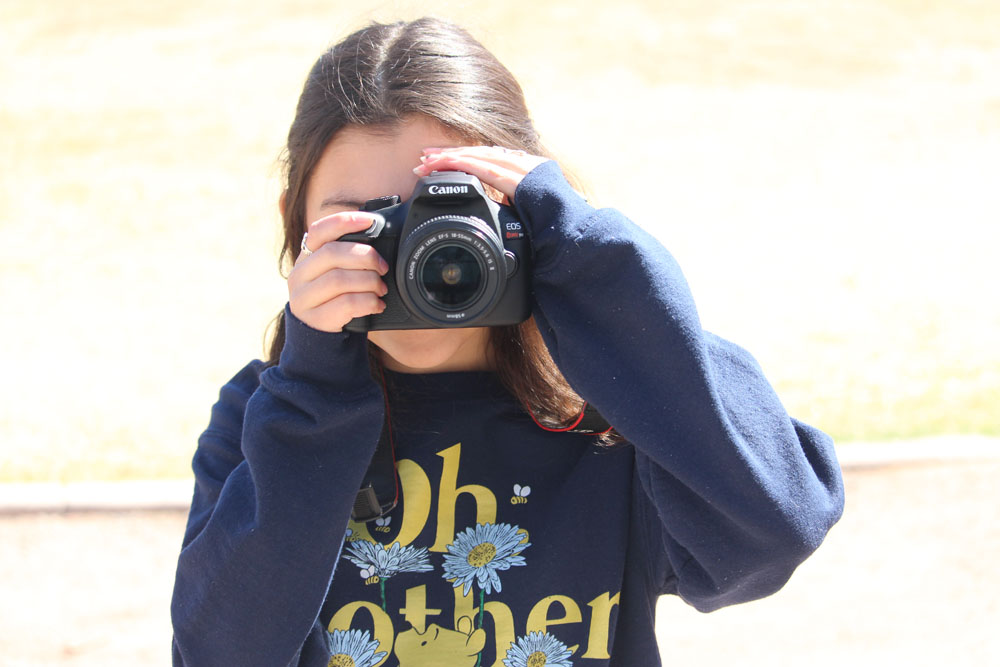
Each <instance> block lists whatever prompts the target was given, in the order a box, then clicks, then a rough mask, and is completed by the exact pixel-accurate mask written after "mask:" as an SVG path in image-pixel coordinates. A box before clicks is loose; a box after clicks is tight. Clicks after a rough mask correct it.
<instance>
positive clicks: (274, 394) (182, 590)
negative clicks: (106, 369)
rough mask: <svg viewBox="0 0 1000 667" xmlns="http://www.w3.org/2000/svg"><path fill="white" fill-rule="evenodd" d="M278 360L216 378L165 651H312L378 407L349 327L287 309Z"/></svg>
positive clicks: (195, 661)
mask: <svg viewBox="0 0 1000 667" xmlns="http://www.w3.org/2000/svg"><path fill="white" fill-rule="evenodd" d="M285 326H286V340H285V346H284V349H283V351H282V353H281V358H280V361H279V363H278V364H277V365H276V366H273V367H270V368H266V369H265V368H264V365H263V363H261V362H254V363H252V364H250V365H249V366H247V367H246V368H244V369H243V370H242V371H241V372H240V373H239V374H237V375H236V377H234V378H233V379H232V380H231V381H230V382H229V383H228V384H227V385H226V386H225V387H223V389H222V391H221V393H220V397H219V401H218V402H217V403H216V404H215V406H214V407H213V409H212V417H211V421H210V423H209V426H208V428H207V429H206V430H205V432H204V433H203V434H202V436H201V438H200V439H199V442H198V449H197V451H196V453H195V455H194V461H193V468H194V473H195V492H194V498H193V501H192V504H191V511H190V515H189V518H188V525H187V529H186V532H185V535H184V541H183V547H182V551H181V554H180V557H179V559H178V563H177V574H176V580H175V583H174V592H173V601H172V604H171V616H172V620H173V628H174V641H173V656H174V657H173V661H174V665H187V666H189V667H194V666H199V665H267V666H268V667H273V666H275V665H289V664H302V665H307V664H309V665H311V664H321V665H325V664H326V662H327V660H328V659H329V657H328V655H327V654H326V643H325V634H324V632H323V628H322V627H321V625H320V623H319V622H318V617H319V613H320V609H321V607H322V604H323V600H324V599H325V596H326V594H327V590H328V588H329V585H330V581H331V579H332V577H333V572H334V569H335V567H336V564H337V559H338V557H339V554H340V549H341V546H342V544H343V540H344V535H345V532H346V530H347V523H348V520H349V518H350V512H351V507H352V505H353V502H354V499H355V496H356V494H357V491H358V488H359V487H360V484H361V480H362V477H363V476H364V473H365V471H366V469H367V466H368V463H369V461H370V460H371V457H372V454H373V452H374V450H375V446H376V443H377V442H378V438H379V433H380V429H381V427H382V420H383V410H384V407H383V398H382V392H381V389H380V388H379V387H378V386H377V384H375V383H374V382H373V381H372V380H371V376H370V372H369V369H368V357H367V347H366V345H365V341H364V336H363V335H359V334H347V333H340V334H330V333H324V332H320V331H316V330H314V329H311V328H310V327H308V326H307V325H305V324H304V323H302V322H301V321H299V320H298V319H297V318H296V317H295V316H294V315H292V314H291V311H290V310H288V309H287V308H286V311H285Z"/></svg>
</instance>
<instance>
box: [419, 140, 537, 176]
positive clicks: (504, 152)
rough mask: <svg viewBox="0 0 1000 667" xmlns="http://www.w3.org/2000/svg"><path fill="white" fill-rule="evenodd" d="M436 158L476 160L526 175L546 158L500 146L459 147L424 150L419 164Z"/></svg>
mask: <svg viewBox="0 0 1000 667" xmlns="http://www.w3.org/2000/svg"><path fill="white" fill-rule="evenodd" d="M437 156H448V157H451V158H454V159H463V158H478V159H481V160H486V161H488V162H492V163H494V164H496V165H498V166H501V167H507V168H508V169H511V170H514V171H524V173H527V172H528V171H531V169H533V168H534V167H535V166H537V165H538V164H540V163H542V162H544V161H545V160H546V159H547V158H543V157H541V156H538V155H531V154H529V153H527V152H525V151H523V150H512V149H509V148H502V147H500V146H461V147H458V148H425V149H424V150H423V154H422V156H421V158H420V159H421V162H426V161H428V160H430V159H433V158H435V157H437Z"/></svg>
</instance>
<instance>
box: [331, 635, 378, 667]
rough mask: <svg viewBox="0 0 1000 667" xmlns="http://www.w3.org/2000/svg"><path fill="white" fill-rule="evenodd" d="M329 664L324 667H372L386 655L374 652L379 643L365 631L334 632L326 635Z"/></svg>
mask: <svg viewBox="0 0 1000 667" xmlns="http://www.w3.org/2000/svg"><path fill="white" fill-rule="evenodd" d="M326 646H327V648H328V649H329V651H330V662H328V663H326V667H374V666H375V665H377V664H378V663H379V662H380V661H381V660H382V658H384V657H385V656H386V655H388V653H387V652H386V651H379V652H378V653H376V652H375V650H376V649H377V648H378V646H379V643H378V641H377V640H373V639H372V638H371V637H370V636H369V634H368V631H367V630H334V631H333V632H328V633H327V634H326Z"/></svg>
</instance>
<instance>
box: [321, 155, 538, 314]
mask: <svg viewBox="0 0 1000 667" xmlns="http://www.w3.org/2000/svg"><path fill="white" fill-rule="evenodd" d="M362 210H363V211H370V212H374V213H375V214H376V216H375V222H374V223H373V224H372V226H371V227H369V228H368V229H367V230H365V231H364V232H361V233H358V234H348V235H346V236H343V237H341V239H340V240H341V241H352V242H355V243H364V244H367V245H371V246H373V247H374V248H375V250H377V251H378V253H379V254H380V255H381V256H382V257H383V258H384V259H385V261H386V262H388V264H389V272H388V273H387V274H386V275H385V283H386V286H387V287H388V288H389V291H388V293H387V294H386V295H385V296H384V297H383V300H384V301H385V304H386V308H385V310H384V311H383V312H381V313H379V314H377V315H369V316H366V317H357V318H355V319H353V320H351V321H350V322H348V323H347V325H346V326H345V327H344V328H345V329H347V330H348V331H378V330H384V329H441V328H449V327H484V326H496V325H501V324H517V323H519V322H523V321H524V320H526V319H527V318H528V315H529V314H530V312H531V302H530V276H531V258H530V245H529V242H528V238H527V236H526V235H525V233H524V228H523V226H522V224H521V221H520V220H519V219H518V218H517V216H516V215H515V214H514V211H513V209H511V208H510V207H508V206H501V205H500V204H497V203H496V202H494V201H493V200H492V199H490V198H489V197H487V196H486V193H485V192H484V190H483V186H482V183H480V181H479V179H478V178H476V177H475V176H472V175H470V174H466V173H464V172H458V171H444V172H433V173H432V174H430V175H429V176H425V177H423V178H421V179H420V180H419V181H417V185H416V187H415V188H414V189H413V195H412V196H411V197H410V199H409V200H407V201H406V202H403V203H400V198H399V196H398V195H392V196H389V197H381V198H379V199H372V200H370V201H368V202H366V203H365V205H364V207H363V208H362Z"/></svg>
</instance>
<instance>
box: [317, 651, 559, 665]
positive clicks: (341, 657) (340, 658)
mask: <svg viewBox="0 0 1000 667" xmlns="http://www.w3.org/2000/svg"><path fill="white" fill-rule="evenodd" d="M542 664H544V663H542ZM326 667H354V658H352V657H351V656H349V655H347V654H346V653H338V654H337V655H335V656H333V657H332V658H330V662H328V663H326Z"/></svg>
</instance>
